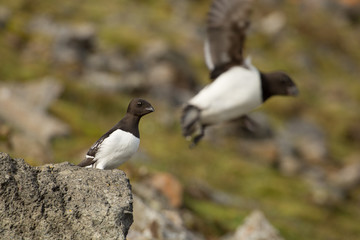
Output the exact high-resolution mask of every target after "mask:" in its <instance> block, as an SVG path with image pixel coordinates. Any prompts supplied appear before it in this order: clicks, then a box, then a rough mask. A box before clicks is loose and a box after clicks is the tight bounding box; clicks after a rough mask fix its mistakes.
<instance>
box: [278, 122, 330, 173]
mask: <svg viewBox="0 0 360 240" xmlns="http://www.w3.org/2000/svg"><path fill="white" fill-rule="evenodd" d="M277 144H278V147H279V150H280V151H279V152H280V160H279V161H280V163H279V165H280V168H281V169H283V170H284V173H285V174H287V175H293V174H297V173H299V172H301V171H303V170H304V168H306V167H308V166H309V165H313V164H320V163H325V162H326V161H327V160H328V156H329V152H328V147H327V141H326V136H325V133H324V131H323V130H322V129H321V128H320V127H319V126H317V125H315V124H313V123H310V122H307V121H304V120H300V119H296V120H292V121H290V122H288V123H287V124H286V125H285V127H284V129H283V131H281V132H280V133H279V134H278V135H277Z"/></svg>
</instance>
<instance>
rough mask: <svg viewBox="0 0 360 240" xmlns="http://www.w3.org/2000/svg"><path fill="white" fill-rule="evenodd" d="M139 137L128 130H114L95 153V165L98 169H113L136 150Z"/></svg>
mask: <svg viewBox="0 0 360 240" xmlns="http://www.w3.org/2000/svg"><path fill="white" fill-rule="evenodd" d="M139 144H140V139H139V138H137V137H135V136H134V135H132V134H131V133H129V132H125V131H123V130H120V129H118V130H116V131H114V132H113V133H111V134H110V135H109V136H108V137H107V138H106V139H105V140H104V141H103V142H102V143H101V146H100V148H99V150H98V152H97V153H96V155H95V160H96V163H95V166H94V167H96V168H100V169H113V168H117V167H118V166H120V165H121V164H122V163H124V162H125V161H127V160H129V158H130V157H131V156H132V155H134V153H135V152H136V151H137V150H138V148H139Z"/></svg>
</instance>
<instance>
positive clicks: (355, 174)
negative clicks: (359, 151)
mask: <svg viewBox="0 0 360 240" xmlns="http://www.w3.org/2000/svg"><path fill="white" fill-rule="evenodd" d="M359 160H360V157H359V156H358V159H357V162H353V163H350V164H348V165H346V166H344V167H343V168H342V169H340V171H338V172H336V173H335V174H333V175H332V176H331V178H330V179H331V180H330V182H331V183H332V184H333V185H334V186H336V187H337V188H339V189H340V190H341V191H342V192H344V194H345V195H346V194H347V193H348V192H349V191H352V190H354V189H356V188H358V187H359V186H360V161H359Z"/></svg>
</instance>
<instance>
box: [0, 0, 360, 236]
mask: <svg viewBox="0 0 360 240" xmlns="http://www.w3.org/2000/svg"><path fill="white" fill-rule="evenodd" d="M209 5H210V0H182V1H174V0H147V1H140V0H104V1H101V2H100V1H95V0H80V1H71V0H63V1H56V2H55V1H43V0H31V1H30V0H12V1H5V0H0V151H3V152H7V153H10V154H11V156H12V157H16V158H24V159H25V160H26V162H28V163H29V164H31V165H33V166H37V165H43V164H46V163H59V162H65V161H67V162H71V163H74V164H77V163H79V162H80V161H81V160H82V159H83V157H84V155H85V153H86V152H87V150H88V149H89V147H90V146H91V145H92V144H93V143H94V142H95V141H96V140H97V139H98V138H99V137H100V136H101V135H102V134H104V133H105V132H106V131H107V130H108V129H110V128H111V127H112V126H113V125H114V124H115V123H116V122H117V121H119V120H120V119H121V118H122V116H123V115H124V113H125V111H126V108H127V105H128V103H129V101H130V100H131V99H132V98H133V97H142V98H144V99H146V100H148V101H149V102H151V103H152V105H153V106H154V107H155V109H156V111H155V113H153V114H150V115H147V116H145V117H144V118H143V119H142V121H141V123H140V133H141V139H142V140H141V144H140V149H139V152H138V153H137V154H136V155H135V156H134V157H133V158H132V159H131V160H130V161H129V162H127V163H126V164H124V165H122V166H121V167H120V169H122V170H124V171H125V172H126V173H127V175H128V177H129V178H130V181H131V183H132V184H133V185H134V186H135V185H137V184H150V185H151V184H155V185H156V181H155V180H156V179H158V178H159V177H158V176H161V177H164V176H165V178H166V180H163V181H169V182H172V183H173V182H176V184H175V185H176V186H177V187H176V188H175V187H174V185H171V184H170V187H168V189H165V190H164V191H165V192H166V191H169V192H170V194H168V195H167V196H168V198H169V199H170V200H169V202H170V203H171V204H170V205H171V207H173V208H176V209H178V210H179V211H181V212H182V213H183V216H185V217H184V219H185V220H184V222H185V224H186V226H187V228H189V229H191V230H193V231H195V232H201V233H202V234H203V235H204V236H205V237H206V239H219V238H220V237H221V236H223V235H225V234H226V233H228V232H231V231H234V230H235V229H236V227H237V226H238V225H239V224H241V223H242V222H243V220H244V217H245V216H247V215H248V214H249V213H250V212H251V211H252V210H254V209H260V210H261V211H262V212H264V213H265V215H266V216H267V218H268V219H269V220H270V222H271V223H272V224H273V225H274V226H275V228H277V229H278V230H279V231H280V233H281V235H282V236H283V237H284V238H285V239H324V240H325V239H326V240H329V239H347V240H350V239H358V238H359V236H360V225H359V222H360V124H359V123H360V107H359V106H360V84H359V83H360V79H359V76H360V64H359V63H360V47H359V41H360V1H358V0H332V1H331V0H317V1H311V0H292V1H283V0H258V1H256V2H255V6H254V12H253V16H252V24H251V28H250V31H249V35H248V38H247V42H246V49H245V53H246V55H251V56H252V60H253V64H254V65H255V66H257V67H258V68H259V69H261V70H262V71H265V72H266V71H272V70H283V71H285V72H287V73H288V74H289V75H290V76H291V77H292V78H293V80H294V81H295V82H296V84H297V85H298V87H299V90H300V96H299V97H297V98H290V97H275V98H272V99H270V100H269V101H268V102H266V103H265V104H264V105H263V106H262V107H260V108H259V109H258V110H257V111H255V112H254V113H252V114H250V116H252V117H253V119H254V120H255V121H256V122H257V123H259V128H258V129H256V131H255V132H253V133H250V132H248V131H247V130H246V129H245V128H244V127H243V126H242V125H241V123H239V122H232V123H227V124H222V125H220V126H216V127H213V128H209V129H208V131H207V132H206V137H205V139H204V140H203V141H202V142H200V144H199V145H198V146H197V147H196V148H194V149H189V147H188V144H189V143H188V142H186V141H185V139H184V138H183V137H182V136H181V129H180V125H179V118H180V112H181V106H182V104H183V103H184V102H185V101H186V100H188V99H189V98H190V97H192V96H193V95H194V94H196V93H197V92H198V91H199V90H200V89H201V88H202V87H203V86H204V85H205V84H207V83H209V73H208V70H207V68H206V66H205V62H204V59H203V39H204V34H205V22H206V14H207V11H208V8H209ZM161 177H160V179H163V178H161ZM134 191H136V187H134ZM172 192H173V193H172ZM165 195H166V194H165Z"/></svg>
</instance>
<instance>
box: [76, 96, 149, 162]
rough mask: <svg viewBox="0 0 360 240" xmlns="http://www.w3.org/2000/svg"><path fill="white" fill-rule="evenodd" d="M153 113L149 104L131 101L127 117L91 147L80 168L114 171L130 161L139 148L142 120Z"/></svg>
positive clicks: (135, 100) (137, 100) (136, 99)
mask: <svg viewBox="0 0 360 240" xmlns="http://www.w3.org/2000/svg"><path fill="white" fill-rule="evenodd" d="M151 112H154V108H153V106H151V104H150V103H149V102H147V101H145V100H143V99H140V98H135V99H133V100H131V102H130V103H129V106H128V109H127V112H126V114H125V116H124V117H123V118H122V119H121V120H120V121H119V122H118V123H117V124H116V125H115V126H114V127H113V128H111V129H110V130H109V131H108V132H107V133H105V134H104V135H103V136H102V137H101V138H99V140H97V141H96V142H95V143H94V144H93V145H92V146H91V148H90V149H89V151H88V152H87V154H86V156H85V159H84V160H83V161H82V162H80V163H79V164H78V166H80V167H93V168H99V169H114V168H117V167H119V166H120V165H121V164H122V163H124V162H126V161H127V160H129V159H130V157H131V156H132V155H134V153H135V152H136V151H137V150H138V148H139V144H140V134H139V121H140V118H141V117H142V116H144V115H146V114H149V113H151Z"/></svg>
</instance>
